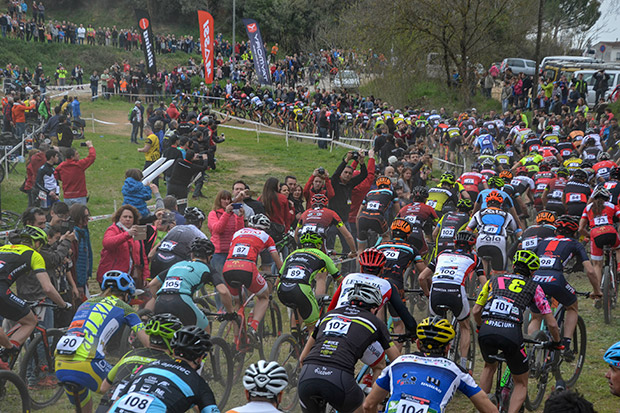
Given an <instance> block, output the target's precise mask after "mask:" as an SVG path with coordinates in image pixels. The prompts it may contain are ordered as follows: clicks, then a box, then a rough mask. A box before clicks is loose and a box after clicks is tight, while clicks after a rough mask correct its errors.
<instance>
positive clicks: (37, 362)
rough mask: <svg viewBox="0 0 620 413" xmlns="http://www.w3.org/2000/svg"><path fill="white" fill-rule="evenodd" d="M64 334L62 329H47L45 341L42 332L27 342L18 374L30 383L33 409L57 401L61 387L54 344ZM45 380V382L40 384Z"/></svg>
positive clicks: (60, 393)
mask: <svg viewBox="0 0 620 413" xmlns="http://www.w3.org/2000/svg"><path fill="white" fill-rule="evenodd" d="M64 335H65V333H64V332H63V331H62V330H58V329H49V330H47V343H45V341H44V340H43V335H42V334H37V336H36V337H35V338H34V340H32V341H31V342H30V344H28V347H27V348H26V353H25V354H24V357H23V358H22V361H21V363H20V365H19V376H20V378H21V379H22V380H23V381H24V383H26V384H30V400H31V402H32V406H33V407H34V408H35V409H41V408H43V407H47V406H50V405H52V404H54V403H56V402H57V401H58V399H60V397H61V396H62V394H63V388H62V386H61V385H59V384H58V381H57V380H56V373H55V368H56V360H55V357H54V351H55V350H56V344H58V341H59V340H60V339H61V338H62V337H63V336H64ZM43 380H45V383H43V384H41V383H42V381H43Z"/></svg>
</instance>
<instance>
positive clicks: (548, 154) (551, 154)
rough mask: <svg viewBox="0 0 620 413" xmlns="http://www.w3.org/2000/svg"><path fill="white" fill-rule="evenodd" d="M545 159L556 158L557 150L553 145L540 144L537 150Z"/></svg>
mask: <svg viewBox="0 0 620 413" xmlns="http://www.w3.org/2000/svg"><path fill="white" fill-rule="evenodd" d="M538 151H539V152H540V154H541V156H542V157H543V159H544V160H545V161H547V160H552V159H556V160H557V158H556V155H557V154H558V150H557V149H555V148H554V147H553V146H541V147H540V149H539V150H538Z"/></svg>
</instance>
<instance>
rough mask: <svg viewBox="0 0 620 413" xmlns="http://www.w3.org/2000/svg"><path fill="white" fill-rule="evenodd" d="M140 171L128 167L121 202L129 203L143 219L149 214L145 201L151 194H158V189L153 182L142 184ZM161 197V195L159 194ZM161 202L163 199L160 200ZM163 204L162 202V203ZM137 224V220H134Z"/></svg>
mask: <svg viewBox="0 0 620 413" xmlns="http://www.w3.org/2000/svg"><path fill="white" fill-rule="evenodd" d="M142 179H143V177H142V171H141V170H139V169H133V168H132V169H128V170H127V171H126V172H125V182H124V184H123V191H122V192H123V204H124V205H131V206H133V207H134V208H136V209H137V210H138V212H139V213H140V215H141V216H142V217H143V219H146V217H148V216H149V215H150V212H149V210H148V208H147V207H146V201H148V200H149V199H151V197H152V194H156V196H157V195H159V189H158V188H157V185H155V184H152V183H151V184H143V183H142V182H141V181H142ZM159 198H161V196H159ZM162 203H163V200H162ZM162 206H163V204H162ZM136 224H138V221H136Z"/></svg>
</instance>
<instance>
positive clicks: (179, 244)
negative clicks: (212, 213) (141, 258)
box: [151, 225, 207, 274]
mask: <svg viewBox="0 0 620 413" xmlns="http://www.w3.org/2000/svg"><path fill="white" fill-rule="evenodd" d="M196 238H203V239H207V236H206V235H205V234H204V233H203V232H202V231H200V230H199V229H198V228H196V226H194V225H177V226H176V227H174V228H172V229H171V230H170V231H169V232H168V233H167V234H166V236H165V237H164V239H163V240H162V241H161V243H160V244H159V247H157V252H156V253H155V256H154V257H153V260H152V261H151V274H159V273H161V272H162V271H165V270H167V269H168V268H170V267H171V266H172V265H173V264H175V263H177V262H179V261H184V260H188V259H189V258H190V254H189V248H190V246H191V245H192V242H194V240H195V239H196Z"/></svg>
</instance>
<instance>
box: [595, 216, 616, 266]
mask: <svg viewBox="0 0 620 413" xmlns="http://www.w3.org/2000/svg"><path fill="white" fill-rule="evenodd" d="M590 238H591V239H592V241H591V242H590V257H591V259H592V261H601V260H602V259H603V249H604V248H605V247H606V246H610V247H612V248H614V249H615V248H618V246H620V238H619V237H618V232H616V229H615V228H614V227H613V226H612V225H603V226H600V227H594V228H592V229H591V230H590Z"/></svg>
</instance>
